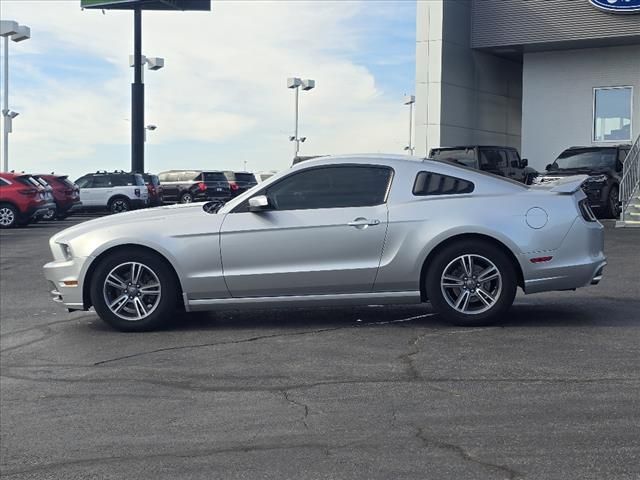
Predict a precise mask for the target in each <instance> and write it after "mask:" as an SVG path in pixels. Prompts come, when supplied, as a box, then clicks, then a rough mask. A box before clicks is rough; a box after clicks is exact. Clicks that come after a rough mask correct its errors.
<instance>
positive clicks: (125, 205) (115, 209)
mask: <svg viewBox="0 0 640 480" xmlns="http://www.w3.org/2000/svg"><path fill="white" fill-rule="evenodd" d="M130 209H131V207H130V205H129V200H127V199H126V198H114V199H113V200H111V201H110V202H109V211H110V212H111V213H122V212H128V211H129V210H130Z"/></svg>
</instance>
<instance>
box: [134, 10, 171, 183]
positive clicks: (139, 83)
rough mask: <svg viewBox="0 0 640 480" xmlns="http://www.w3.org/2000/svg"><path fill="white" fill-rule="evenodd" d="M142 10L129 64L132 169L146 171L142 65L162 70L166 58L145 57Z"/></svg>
mask: <svg viewBox="0 0 640 480" xmlns="http://www.w3.org/2000/svg"><path fill="white" fill-rule="evenodd" d="M141 15H142V13H141V11H140V9H139V8H137V9H136V10H135V11H134V24H135V28H134V31H135V33H134V54H133V55H129V66H130V67H133V83H132V84H131V171H132V172H144V142H145V141H146V139H147V128H146V127H145V125H144V76H143V74H142V66H143V65H144V64H145V63H146V64H147V68H148V69H149V70H160V69H161V68H163V67H164V58H160V57H149V58H147V57H145V56H144V55H142V53H140V51H141V49H142V32H141V29H142V26H141V25H142V20H141V18H142V17H141Z"/></svg>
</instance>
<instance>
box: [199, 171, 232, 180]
mask: <svg viewBox="0 0 640 480" xmlns="http://www.w3.org/2000/svg"><path fill="white" fill-rule="evenodd" d="M202 175H204V181H205V182H226V181H227V177H225V176H224V173H222V172H205V173H203V174H202Z"/></svg>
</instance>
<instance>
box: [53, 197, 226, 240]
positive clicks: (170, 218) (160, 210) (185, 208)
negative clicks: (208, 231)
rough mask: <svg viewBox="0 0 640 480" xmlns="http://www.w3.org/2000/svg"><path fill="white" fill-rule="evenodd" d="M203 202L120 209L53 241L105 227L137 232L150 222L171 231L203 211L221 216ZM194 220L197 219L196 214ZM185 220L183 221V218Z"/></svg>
mask: <svg viewBox="0 0 640 480" xmlns="http://www.w3.org/2000/svg"><path fill="white" fill-rule="evenodd" d="M203 205H204V204H203V203H187V204H177V205H166V206H163V207H156V208H146V209H143V210H134V211H132V212H125V213H118V214H114V215H107V216H105V217H101V218H96V219H94V220H89V221H86V222H82V223H80V224H78V225H74V226H73V227H70V228H67V229H65V230H62V231H61V232H59V233H57V234H56V235H54V236H53V237H52V238H51V241H52V242H56V243H64V242H66V241H69V240H71V239H73V238H77V237H79V236H81V235H84V234H87V233H95V232H97V231H104V230H109V231H111V230H112V229H116V228H117V229H119V230H122V229H123V228H124V229H126V230H127V231H129V232H131V233H134V232H136V231H139V230H140V229H145V230H147V229H149V226H150V225H149V224H155V228H156V229H157V230H158V231H163V232H166V233H168V234H171V230H172V228H179V227H176V225H177V220H178V219H181V220H183V219H184V220H187V222H188V221H189V219H188V218H187V217H191V216H193V217H201V216H202V215H203V214H205V215H211V216H218V214H216V213H211V214H209V213H204V211H203V208H202V207H203ZM193 221H194V222H197V219H196V218H194V220H193ZM180 223H182V222H180Z"/></svg>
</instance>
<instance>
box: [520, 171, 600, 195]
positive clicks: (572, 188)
mask: <svg viewBox="0 0 640 480" xmlns="http://www.w3.org/2000/svg"><path fill="white" fill-rule="evenodd" d="M587 178H589V175H571V176H570V177H565V178H561V179H559V180H557V181H555V182H549V183H548V184H542V185H532V188H535V189H543V190H549V191H550V192H553V193H560V194H569V195H570V194H572V193H576V192H577V191H578V190H580V187H582V184H583V183H584V181H585V180H586V179H587Z"/></svg>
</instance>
